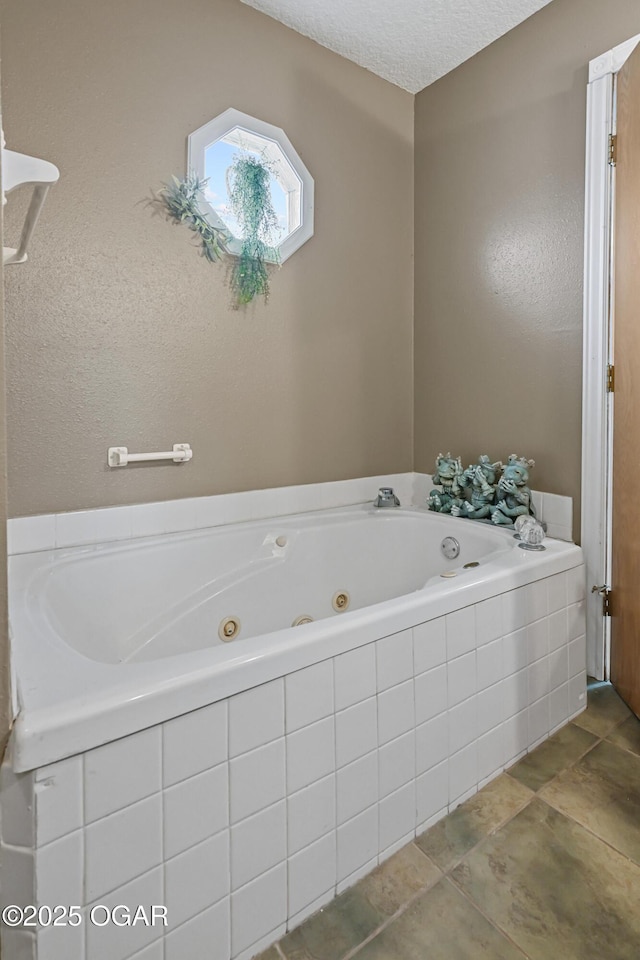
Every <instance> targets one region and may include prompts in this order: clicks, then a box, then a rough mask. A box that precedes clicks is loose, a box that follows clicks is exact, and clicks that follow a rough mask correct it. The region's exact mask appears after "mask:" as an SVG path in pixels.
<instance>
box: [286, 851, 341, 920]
mask: <svg viewBox="0 0 640 960" xmlns="http://www.w3.org/2000/svg"><path fill="white" fill-rule="evenodd" d="M336 871H337V864H336V835H335V833H331V834H329V835H328V836H325V837H322V839H321V840H317V841H316V842H315V843H312V844H311V846H310V847H305V849H304V850H301V851H300V852H299V853H296V854H294V856H292V857H290V859H289V916H294V915H295V914H297V913H299V912H300V911H301V910H303V909H304V907H306V906H308V905H309V904H310V903H313V902H314V901H316V900H317V899H318V898H320V897H322V896H323V895H324V894H326V893H328V892H329V891H331V890H333V889H334V888H335V885H336Z"/></svg>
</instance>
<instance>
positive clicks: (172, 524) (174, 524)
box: [162, 497, 197, 533]
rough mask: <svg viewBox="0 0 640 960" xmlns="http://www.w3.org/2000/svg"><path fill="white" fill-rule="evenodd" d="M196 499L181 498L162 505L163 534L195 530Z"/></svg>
mask: <svg viewBox="0 0 640 960" xmlns="http://www.w3.org/2000/svg"><path fill="white" fill-rule="evenodd" d="M196 502H197V501H196V499H195V498H194V497H183V498H182V499H180V500H167V501H165V502H164V503H163V507H164V515H163V524H162V526H163V533H178V532H180V531H182V530H195V529H196Z"/></svg>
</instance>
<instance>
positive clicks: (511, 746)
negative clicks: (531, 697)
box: [503, 708, 529, 766]
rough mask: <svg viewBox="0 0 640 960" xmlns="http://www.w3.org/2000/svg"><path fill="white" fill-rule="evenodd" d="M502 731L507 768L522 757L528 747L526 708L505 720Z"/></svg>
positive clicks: (527, 713)
mask: <svg viewBox="0 0 640 960" xmlns="http://www.w3.org/2000/svg"><path fill="white" fill-rule="evenodd" d="M503 730H504V757H505V766H509V764H511V763H514V762H515V761H516V760H517V759H518V758H519V757H521V756H522V754H523V753H524V752H525V751H526V749H527V747H528V745H529V710H528V708H527V709H525V710H522V711H521V712H520V713H517V714H516V715H515V716H512V717H509V718H508V719H507V720H505V723H504V727H503Z"/></svg>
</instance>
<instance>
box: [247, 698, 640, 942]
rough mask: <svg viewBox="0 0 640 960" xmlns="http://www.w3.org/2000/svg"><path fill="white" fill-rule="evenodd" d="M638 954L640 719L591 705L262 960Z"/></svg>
mask: <svg viewBox="0 0 640 960" xmlns="http://www.w3.org/2000/svg"><path fill="white" fill-rule="evenodd" d="M351 957H356V958H357V960H523V958H525V957H528V958H530V960H638V958H639V957H640V721H638V720H636V718H635V717H633V716H632V715H631V714H630V712H629V710H627V708H626V706H625V705H624V704H623V703H622V701H621V700H619V698H618V697H617V695H616V694H615V692H614V690H613V689H612V688H611V687H610V686H608V685H605V684H594V685H592V686H591V687H590V690H589V706H588V709H587V710H586V712H585V713H583V714H582V715H581V716H580V717H578V718H577V719H576V720H575V721H574V722H573V723H570V724H569V725H568V726H567V727H565V728H564V729H562V730H560V731H559V732H558V733H557V734H555V736H553V737H551V739H549V740H547V741H546V742H545V743H543V744H542V745H541V746H540V747H538V748H537V749H536V750H534V751H533V752H532V753H530V754H529V755H528V756H527V757H525V758H524V759H522V760H520V762H519V763H517V764H516V765H515V766H514V767H512V768H511V769H510V770H509V771H508V773H505V774H503V775H502V776H501V777H499V778H498V779H496V780H494V781H493V782H492V783H490V784H489V785H488V786H486V787H485V788H484V790H481V791H480V793H478V794H477V795H476V796H475V797H473V798H472V799H471V800H468V801H467V802H466V803H464V804H463V805H462V806H460V807H458V809H457V810H455V811H454V812H453V813H451V814H450V815H449V816H448V817H446V818H445V819H444V820H441V821H440V822H439V823H438V824H436V825H435V826H434V827H432V828H431V830H429V831H427V833H424V834H423V835H422V836H420V837H418V838H417V839H416V841H415V843H410V844H409V845H408V846H406V847H404V848H403V849H402V850H400V852H399V853H397V854H395V856H393V857H392V858H391V859H390V860H388V861H387V862H386V863H385V864H383V865H382V866H381V867H379V868H378V869H377V870H376V871H375V872H374V873H372V874H370V875H369V876H368V877H365V879H364V880H361V881H360V883H358V884H356V885H355V886H354V887H352V888H351V889H350V890H347V891H346V892H345V893H343V894H342V895H341V896H340V897H338V898H337V899H336V900H334V901H333V902H332V903H330V904H329V905H328V906H327V907H326V908H325V909H324V910H321V911H320V913H317V914H316V915H315V916H314V917H311V918H310V919H309V920H306V921H305V922H304V923H303V924H302V925H301V926H300V927H298V928H297V929H296V930H294V931H292V932H291V933H289V934H287V935H286V936H285V937H284V938H283V939H282V940H281V941H280V942H279V943H278V944H276V945H275V946H274V947H271V949H269V950H268V951H267V952H266V953H263V954H262V955H261V957H260V960H283V958H285V960H344V958H351Z"/></svg>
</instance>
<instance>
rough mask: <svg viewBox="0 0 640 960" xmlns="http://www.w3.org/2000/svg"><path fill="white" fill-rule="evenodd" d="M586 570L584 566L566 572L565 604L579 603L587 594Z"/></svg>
mask: <svg viewBox="0 0 640 960" xmlns="http://www.w3.org/2000/svg"><path fill="white" fill-rule="evenodd" d="M586 576H587V575H586V569H585V566H584V564H581V565H580V566H579V567H573V568H572V569H571V570H567V603H568V604H572V603H580V601H582V600H584V599H585V597H586V594H587V580H586Z"/></svg>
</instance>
